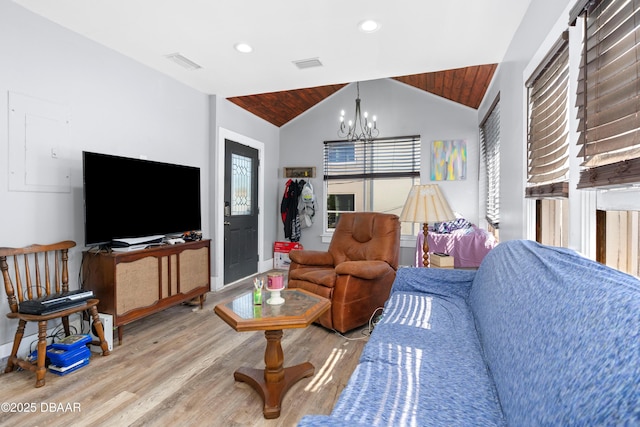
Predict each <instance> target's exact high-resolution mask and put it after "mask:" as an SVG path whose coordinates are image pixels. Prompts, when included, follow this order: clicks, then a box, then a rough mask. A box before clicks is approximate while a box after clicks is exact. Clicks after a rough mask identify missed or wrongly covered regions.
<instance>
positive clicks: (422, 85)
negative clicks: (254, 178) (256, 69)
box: [227, 64, 498, 127]
mask: <svg viewBox="0 0 640 427" xmlns="http://www.w3.org/2000/svg"><path fill="white" fill-rule="evenodd" d="M497 66H498V65H497V64H487V65H477V66H472V67H465V68H458V69H454V70H445V71H437V72H433V73H423V74H413V75H410V76H402V77H393V79H395V80H397V81H399V82H402V83H405V84H408V85H411V86H413V87H416V88H418V89H421V90H424V91H426V92H430V93H433V94H434V95H438V96H441V97H443V98H446V99H449V100H451V101H454V102H458V103H460V104H462V105H466V106H467V107H471V108H474V109H478V107H479V106H480V103H481V102H482V98H483V97H484V94H485V93H486V91H487V89H488V87H489V83H491V79H492V78H493V74H494V73H495V70H496V68H497ZM344 86H346V84H337V85H327V86H318V87H311V88H306V89H294V90H287V91H281V92H271V93H263V94H258V95H247V96H235V97H231V98H227V99H228V100H229V101H231V102H233V103H234V104H236V105H238V106H240V107H242V108H244V109H245V110H247V111H249V112H250V113H253V114H255V115H256V116H258V117H261V118H262V119H264V120H266V121H268V122H269V123H272V124H273V125H275V126H278V127H280V126H282V125H284V124H285V123H287V122H289V121H290V120H292V119H294V118H295V117H297V116H299V115H300V114H302V113H303V112H305V111H307V110H308V109H309V108H311V107H313V106H314V105H316V104H317V103H318V102H320V101H322V100H323V99H325V98H327V97H329V96H331V95H333V94H334V93H335V92H337V91H338V90H340V89H342V88H343V87H344Z"/></svg>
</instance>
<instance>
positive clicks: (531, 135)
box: [525, 32, 569, 198]
mask: <svg viewBox="0 0 640 427" xmlns="http://www.w3.org/2000/svg"><path fill="white" fill-rule="evenodd" d="M526 86H527V88H528V93H529V104H528V108H529V132H528V138H527V139H528V142H527V151H528V169H527V173H528V181H527V188H526V189H525V196H526V197H531V198H545V197H568V196H569V184H568V172H569V120H568V117H569V114H568V113H569V108H568V102H569V97H568V91H569V41H568V32H564V33H563V35H562V37H561V38H560V39H559V40H558V41H557V42H556V43H555V45H554V46H553V48H552V49H551V51H550V52H549V54H548V55H547V56H546V57H545V59H544V60H543V61H542V62H541V63H540V66H539V67H538V69H536V71H535V72H534V73H533V75H532V77H531V78H530V79H529V80H528V81H527V83H526Z"/></svg>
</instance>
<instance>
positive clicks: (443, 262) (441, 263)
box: [429, 252, 453, 268]
mask: <svg viewBox="0 0 640 427" xmlns="http://www.w3.org/2000/svg"><path fill="white" fill-rule="evenodd" d="M429 261H430V264H431V266H432V267H437V268H453V257H452V256H451V255H449V254H445V253H441V252H434V253H432V254H431V255H430V256H429Z"/></svg>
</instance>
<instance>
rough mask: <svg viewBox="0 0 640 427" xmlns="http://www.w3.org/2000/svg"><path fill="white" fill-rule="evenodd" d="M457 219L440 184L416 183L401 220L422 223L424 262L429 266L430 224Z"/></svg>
mask: <svg viewBox="0 0 640 427" xmlns="http://www.w3.org/2000/svg"><path fill="white" fill-rule="evenodd" d="M454 219H456V216H455V215H454V213H453V211H452V210H451V207H449V203H447V199H445V198H444V195H443V194H442V192H441V191H440V187H438V184H425V185H414V186H413V187H412V188H411V191H409V195H408V196H407V201H406V202H405V203H404V208H403V209H402V213H401V214H400V221H403V222H418V223H422V224H423V225H422V227H423V234H424V244H423V246H422V250H423V254H422V262H423V265H424V266H425V267H429V238H428V233H429V228H428V224H433V223H436V222H444V221H451V220H454Z"/></svg>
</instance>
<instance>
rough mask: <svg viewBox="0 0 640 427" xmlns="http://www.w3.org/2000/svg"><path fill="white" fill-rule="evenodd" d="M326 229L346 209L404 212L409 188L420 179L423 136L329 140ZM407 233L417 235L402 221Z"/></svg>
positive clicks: (326, 166)
mask: <svg viewBox="0 0 640 427" xmlns="http://www.w3.org/2000/svg"><path fill="white" fill-rule="evenodd" d="M324 144H325V146H324V180H325V185H326V194H327V216H326V222H325V224H326V229H327V230H329V231H330V230H333V229H334V228H335V224H336V221H337V220H338V217H339V216H340V214H341V213H342V212H366V211H372V212H386V213H395V214H397V215H400V212H401V211H402V207H403V206H404V202H405V200H406V198H407V194H409V190H410V189H411V187H413V185H414V184H417V183H418V182H419V181H420V136H408V137H396V138H379V139H375V140H374V141H373V142H364V141H325V143H324ZM402 233H403V234H415V233H414V230H413V224H408V223H407V224H404V223H403V224H402Z"/></svg>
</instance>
